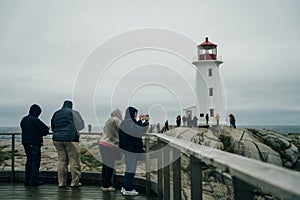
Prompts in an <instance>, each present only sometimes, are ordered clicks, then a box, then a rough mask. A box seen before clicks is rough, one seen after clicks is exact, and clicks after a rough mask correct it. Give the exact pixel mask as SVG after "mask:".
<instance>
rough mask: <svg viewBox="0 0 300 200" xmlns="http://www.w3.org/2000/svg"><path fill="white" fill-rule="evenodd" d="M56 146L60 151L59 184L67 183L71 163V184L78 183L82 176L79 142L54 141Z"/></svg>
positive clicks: (58, 151)
mask: <svg viewBox="0 0 300 200" xmlns="http://www.w3.org/2000/svg"><path fill="white" fill-rule="evenodd" d="M54 146H55V148H56V150H57V153H58V166H57V174H58V186H65V185H66V182H67V174H68V165H69V164H70V172H71V176H72V181H71V186H76V185H78V183H79V180H80V178H81V171H80V147H79V143H78V142H64V141H54Z"/></svg>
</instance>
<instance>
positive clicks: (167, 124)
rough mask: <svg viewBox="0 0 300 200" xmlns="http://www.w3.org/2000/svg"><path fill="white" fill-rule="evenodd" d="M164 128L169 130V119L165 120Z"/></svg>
mask: <svg viewBox="0 0 300 200" xmlns="http://www.w3.org/2000/svg"><path fill="white" fill-rule="evenodd" d="M164 129H165V132H166V131H168V130H169V121H168V120H167V121H166V122H165V127H164Z"/></svg>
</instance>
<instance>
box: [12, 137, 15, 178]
mask: <svg viewBox="0 0 300 200" xmlns="http://www.w3.org/2000/svg"><path fill="white" fill-rule="evenodd" d="M11 182H12V183H13V182H15V134H12V135H11Z"/></svg>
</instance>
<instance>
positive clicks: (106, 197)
mask: <svg viewBox="0 0 300 200" xmlns="http://www.w3.org/2000/svg"><path fill="white" fill-rule="evenodd" d="M0 199H5V200H11V199H22V200H23V199H28V200H29V199H30V200H40V199H72V200H77V199H100V200H125V199H128V197H125V196H123V195H121V193H120V191H115V192H102V191H101V190H100V187H99V186H96V185H83V186H82V187H80V188H76V189H72V188H70V187H67V188H65V189H59V188H58V187H57V185H55V184H44V185H42V186H39V187H25V186H24V185H23V184H22V183H14V184H11V183H3V182H2V183H0ZM134 199H135V200H146V199H147V197H145V196H143V195H139V196H136V197H134ZM151 199H156V198H152V197H151Z"/></svg>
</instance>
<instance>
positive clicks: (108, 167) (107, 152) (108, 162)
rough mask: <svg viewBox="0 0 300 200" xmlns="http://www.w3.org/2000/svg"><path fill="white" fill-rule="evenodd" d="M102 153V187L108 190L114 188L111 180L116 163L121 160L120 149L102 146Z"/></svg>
mask: <svg viewBox="0 0 300 200" xmlns="http://www.w3.org/2000/svg"><path fill="white" fill-rule="evenodd" d="M117 151H118V152H117ZM100 152H101V156H102V173H101V176H102V187H105V188H107V187H110V186H112V183H111V178H112V175H113V172H114V168H115V161H116V160H119V159H120V158H121V154H120V152H119V150H118V149H115V148H112V147H107V146H104V145H100ZM117 154H119V155H117Z"/></svg>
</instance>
